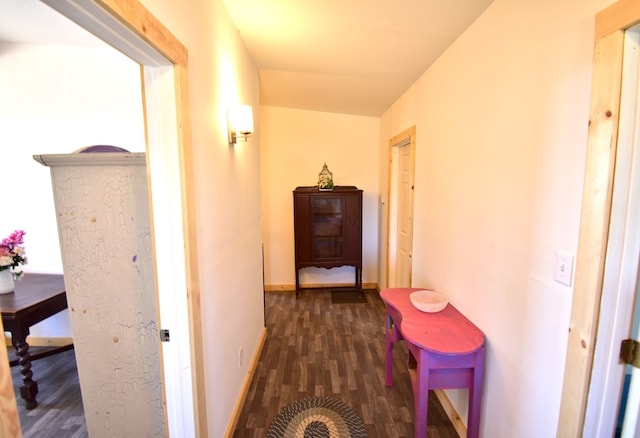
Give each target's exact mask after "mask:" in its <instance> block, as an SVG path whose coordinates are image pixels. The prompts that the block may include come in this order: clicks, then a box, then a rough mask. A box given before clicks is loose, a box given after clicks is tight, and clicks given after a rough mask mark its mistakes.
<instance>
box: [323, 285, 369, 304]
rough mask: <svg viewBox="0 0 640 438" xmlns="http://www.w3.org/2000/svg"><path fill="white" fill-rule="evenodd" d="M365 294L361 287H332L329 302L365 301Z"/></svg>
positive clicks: (351, 302)
mask: <svg viewBox="0 0 640 438" xmlns="http://www.w3.org/2000/svg"><path fill="white" fill-rule="evenodd" d="M366 302H367V294H365V293H364V290H363V289H356V288H353V289H332V290H331V304H353V303H366Z"/></svg>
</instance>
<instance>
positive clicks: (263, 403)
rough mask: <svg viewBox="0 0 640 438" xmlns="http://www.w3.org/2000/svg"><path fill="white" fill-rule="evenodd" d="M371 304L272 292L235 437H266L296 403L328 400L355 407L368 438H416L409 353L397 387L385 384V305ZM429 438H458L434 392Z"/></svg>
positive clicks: (324, 294) (399, 349)
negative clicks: (285, 409) (275, 421)
mask: <svg viewBox="0 0 640 438" xmlns="http://www.w3.org/2000/svg"><path fill="white" fill-rule="evenodd" d="M366 296H367V300H368V303H366V304H364V303H358V304H332V303H331V294H330V292H329V291H328V290H305V291H302V292H301V293H300V297H299V298H298V299H297V300H296V297H295V294H294V293H288V292H278V293H267V294H266V297H265V300H266V317H267V330H268V332H267V339H266V341H265V345H264V349H263V351H262V355H261V357H260V362H259V364H258V365H257V369H256V373H255V376H254V379H253V382H252V384H251V387H250V390H249V393H248V395H247V399H246V401H245V405H244V409H243V411H242V413H241V416H240V418H239V420H238V425H237V428H236V431H235V434H234V437H235V438H244V437H255V438H258V437H264V436H265V435H266V432H267V430H268V428H269V425H270V423H271V420H272V419H273V417H275V416H276V415H277V414H278V412H279V411H280V409H281V408H282V407H284V406H286V405H288V404H290V403H291V402H293V401H295V400H299V399H302V398H305V397H310V396H328V397H333V398H337V399H340V400H342V401H344V402H345V403H347V404H349V405H350V406H351V407H352V408H353V409H354V410H355V411H356V412H357V413H358V415H360V418H362V420H363V422H364V424H365V427H366V428H367V432H368V434H369V437H372V438H373V437H380V438H392V437H413V427H414V423H413V421H414V412H413V394H412V391H411V383H410V381H409V375H408V372H407V370H406V357H407V350H406V346H405V345H404V342H403V343H399V344H397V345H396V347H395V351H394V385H393V386H392V387H386V386H385V385H384V351H385V342H384V319H385V313H384V304H383V302H382V300H381V299H380V298H379V296H378V293H377V291H375V290H368V291H366ZM427 433H428V436H429V438H437V437H442V438H457V437H458V435H457V433H456V431H455V429H454V428H453V425H452V424H451V422H450V421H449V419H448V418H447V416H446V414H445V412H444V410H443V409H442V406H441V405H440V404H439V402H438V401H437V398H436V397H435V395H434V394H433V393H431V394H430V397H429V413H428V431H427Z"/></svg>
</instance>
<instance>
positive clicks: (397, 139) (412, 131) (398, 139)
mask: <svg viewBox="0 0 640 438" xmlns="http://www.w3.org/2000/svg"><path fill="white" fill-rule="evenodd" d="M406 139H410V142H411V186H412V187H413V186H414V185H415V174H416V172H415V163H416V127H415V125H414V126H412V127H410V128H408V129H405V130H404V131H402V132H401V133H399V134H397V135H395V136H393V137H392V138H391V139H389V168H388V170H387V175H388V178H389V180H388V181H387V200H388V202H389V206H388V208H387V239H386V252H385V254H386V265H387V266H386V280H385V283H386V287H388V286H389V279H390V278H391V277H390V275H391V264H390V263H389V260H390V255H391V251H392V248H391V236H392V230H391V225H392V224H396V223H397V222H396V221H392V220H391V219H392V218H391V213H392V211H391V210H392V209H391V183H392V181H391V178H392V174H393V147H394V146H395V145H397V144H398V143H402V142H403V141H404V140H406ZM413 195H414V191H413V190H412V191H411V199H410V200H409V206H410V208H411V218H412V219H411V228H412V235H413V198H414V196H413ZM393 232H394V233H395V231H393ZM411 246H412V247H413V238H412V242H411Z"/></svg>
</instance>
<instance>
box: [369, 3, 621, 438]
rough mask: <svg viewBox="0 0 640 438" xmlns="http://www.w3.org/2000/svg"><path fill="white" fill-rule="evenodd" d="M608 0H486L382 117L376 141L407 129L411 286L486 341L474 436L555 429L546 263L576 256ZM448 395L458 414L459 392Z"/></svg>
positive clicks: (553, 319) (557, 310)
mask: <svg viewBox="0 0 640 438" xmlns="http://www.w3.org/2000/svg"><path fill="white" fill-rule="evenodd" d="M610 3H611V1H609V0H591V1H583V0H562V1H557V0H544V1H538V2H530V1H519V0H496V1H495V2H494V3H493V4H492V5H491V6H490V7H489V8H488V9H487V11H486V12H485V13H484V14H483V15H482V16H481V17H480V18H479V19H478V20H477V21H476V22H475V23H474V24H473V25H472V26H471V27H470V28H469V29H468V30H467V31H466V32H465V33H464V34H463V35H462V36H461V37H460V38H459V39H458V40H457V41H456V42H455V43H454V44H453V45H452V46H451V47H450V48H449V49H448V50H447V51H446V52H445V53H444V55H443V56H441V57H440V58H439V59H438V61H437V62H436V63H435V64H434V65H433V66H432V67H431V68H430V69H429V70H427V71H426V72H425V73H424V74H423V75H422V77H421V78H420V79H419V80H418V81H417V82H416V83H415V84H414V85H413V86H412V88H411V89H410V90H409V91H408V92H407V94H406V95H405V96H403V97H402V98H401V99H399V100H398V101H397V102H396V103H395V104H394V105H393V106H392V107H391V108H390V110H389V111H387V112H386V113H385V114H384V116H383V122H382V123H381V125H382V126H383V127H384V130H383V139H382V140H381V143H383V141H384V140H385V139H388V138H390V137H392V136H393V135H395V134H397V133H398V132H400V131H402V130H403V129H405V128H406V127H407V126H406V125H408V124H413V123H415V124H416V126H417V151H416V186H415V187H416V188H415V199H416V202H415V229H414V258H413V278H414V285H415V286H418V287H431V288H435V289H437V290H440V291H442V292H445V293H447V294H448V295H449V297H450V299H451V302H452V303H453V304H454V305H455V306H456V307H458V309H460V310H461V311H462V312H463V313H465V314H466V315H467V316H468V317H469V318H470V319H471V320H472V321H473V322H474V323H475V324H476V325H478V327H479V328H480V329H482V330H483V331H484V332H485V334H486V336H487V353H488V354H487V361H486V365H487V368H486V377H485V392H484V397H483V413H482V425H481V429H482V432H481V435H482V436H487V437H498V438H499V437H515V436H517V437H542V436H544V437H547V436H555V434H556V429H557V422H558V415H559V406H560V398H561V390H562V379H563V374H564V363H565V355H566V343H567V332H568V323H569V316H570V311H571V297H572V288H571V287H567V286H563V285H561V284H560V283H557V282H555V281H554V269H555V262H556V254H557V251H559V250H561V251H568V252H570V253H573V254H575V253H576V251H577V242H578V229H579V219H580V207H581V197H582V185H583V174H584V162H585V156H586V155H585V154H586V141H587V125H588V110H589V95H590V84H591V62H592V57H593V41H594V35H593V30H594V16H595V14H596V12H598V11H599V10H601V9H603V8H604V7H605V6H607V5H608V4H610ZM385 154H386V151H384V149H383V150H382V151H381V157H382V158H381V162H384V161H383V160H384V158H385ZM382 169H384V167H382ZM381 181H385V178H384V176H382V177H381ZM448 394H449V396H450V398H451V399H452V401H453V402H454V404H455V405H456V408H457V410H458V412H459V413H461V414H462V415H463V417H466V401H467V397H466V392H465V391H448Z"/></svg>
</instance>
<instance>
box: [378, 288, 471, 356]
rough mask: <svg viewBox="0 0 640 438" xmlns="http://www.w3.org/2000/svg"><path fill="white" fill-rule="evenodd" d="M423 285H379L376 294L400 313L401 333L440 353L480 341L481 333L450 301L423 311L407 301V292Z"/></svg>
mask: <svg viewBox="0 0 640 438" xmlns="http://www.w3.org/2000/svg"><path fill="white" fill-rule="evenodd" d="M418 290H424V288H389V289H383V290H382V291H381V292H380V296H381V297H382V299H383V301H384V302H385V303H386V304H387V305H388V306H391V307H392V308H394V309H395V310H396V311H397V312H398V313H399V314H400V317H401V319H402V320H401V321H399V322H398V321H394V323H396V324H399V328H400V332H401V333H402V336H403V337H404V338H405V340H407V341H408V342H411V343H412V344H414V345H417V346H418V347H420V348H421V349H424V350H429V351H432V352H436V353H440V354H466V353H472V352H474V351H476V350H478V349H480V348H481V347H482V346H483V345H484V334H483V333H482V331H481V330H480V329H478V327H476V326H475V325H474V324H473V323H472V322H471V321H469V320H468V319H467V318H466V317H465V316H464V315H463V314H462V313H460V312H459V311H458V309H456V308H455V307H454V306H453V305H452V304H451V303H449V304H447V307H445V308H444V309H443V310H441V311H440V312H435V313H426V312H422V311H420V310H418V309H416V308H415V306H414V305H413V304H411V300H410V298H409V295H410V294H411V293H412V292H415V291H418Z"/></svg>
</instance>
